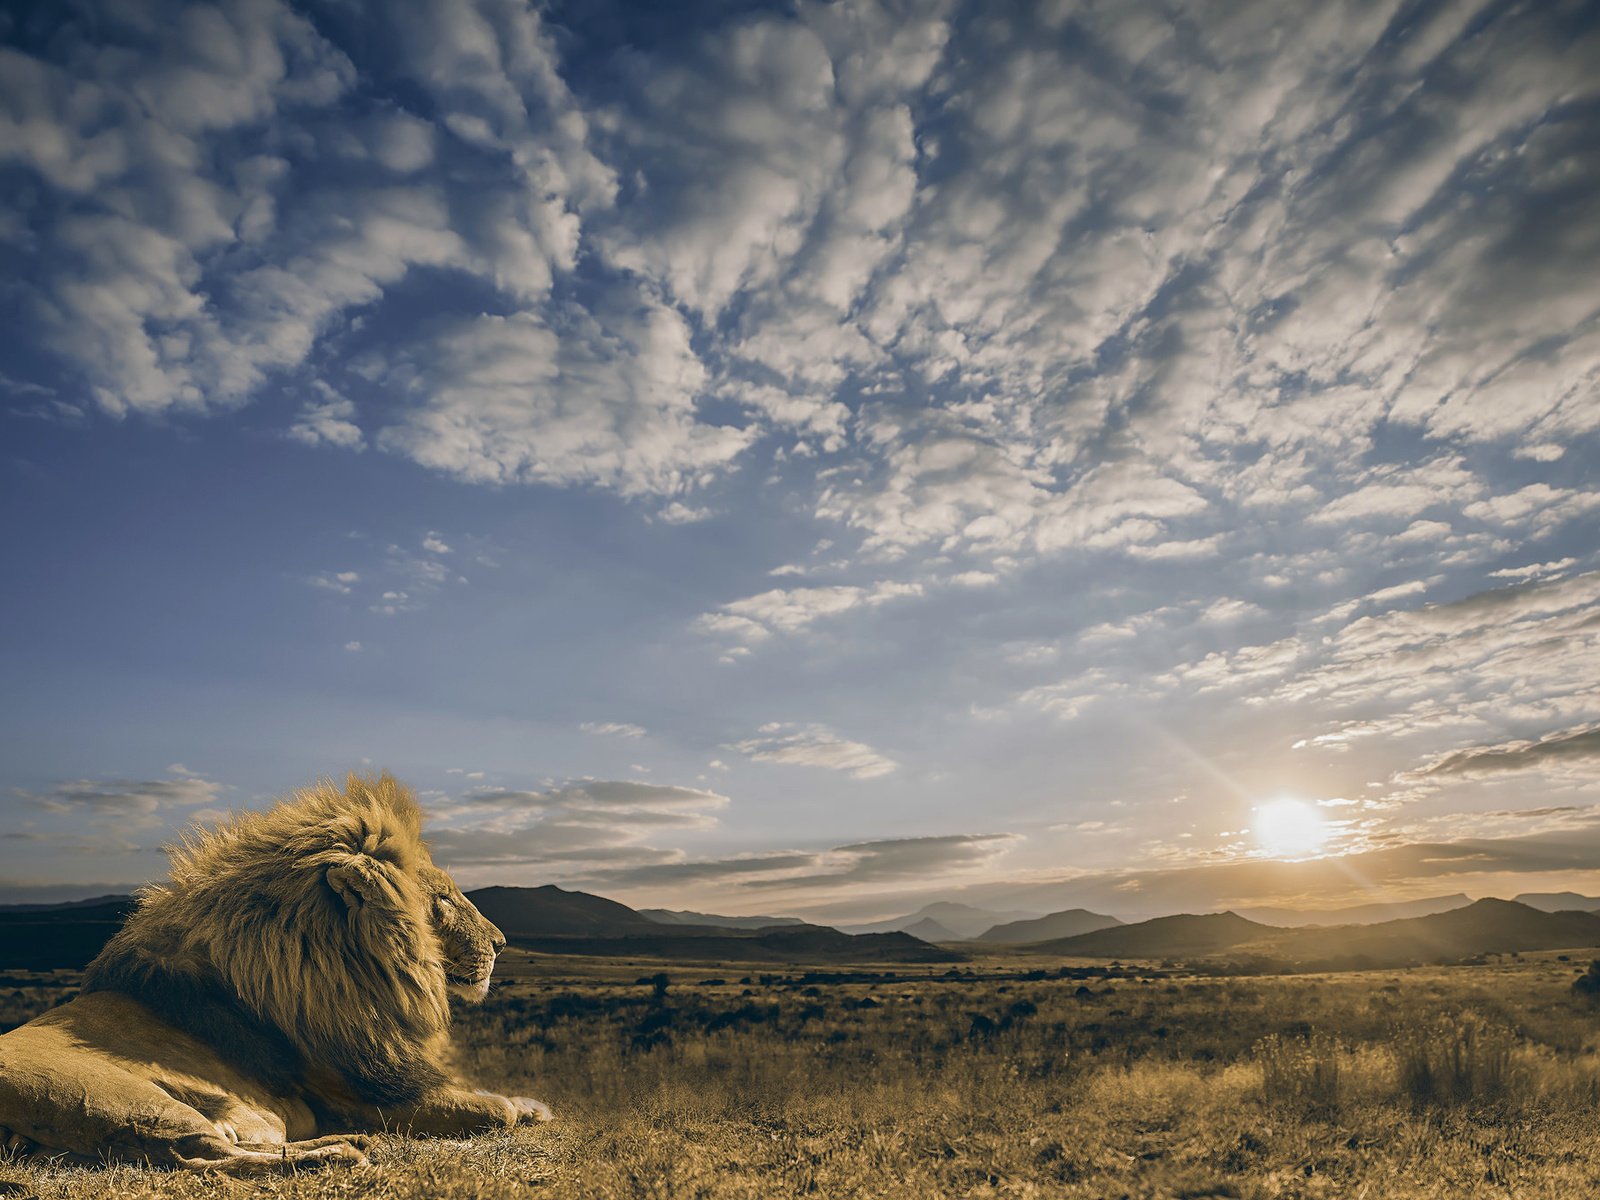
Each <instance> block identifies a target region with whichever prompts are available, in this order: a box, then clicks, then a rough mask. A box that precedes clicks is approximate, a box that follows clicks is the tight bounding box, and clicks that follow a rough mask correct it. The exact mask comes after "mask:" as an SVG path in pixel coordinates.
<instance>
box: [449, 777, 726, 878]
mask: <svg viewBox="0 0 1600 1200" xmlns="http://www.w3.org/2000/svg"><path fill="white" fill-rule="evenodd" d="M728 803H729V800H728V797H727V796H724V795H721V794H720V793H717V792H712V791H707V790H704V789H701V788H690V787H678V786H673V785H668V784H654V783H640V782H638V781H635V780H587V779H586V780H575V781H571V782H568V783H563V784H557V785H551V786H548V787H544V788H540V789H531V790H517V789H505V788H479V789H477V790H474V791H470V792H467V793H465V794H464V795H461V796H458V797H454V798H451V799H443V800H438V801H435V802H434V803H433V804H431V805H430V806H429V817H430V821H431V824H430V829H429V834H428V840H429V844H430V845H431V846H432V847H433V850H434V853H435V856H436V857H437V858H438V859H439V860H440V861H441V862H444V863H447V864H449V865H451V866H452V867H461V868H463V869H465V870H468V871H473V872H476V873H477V876H483V872H484V869H486V868H490V867H495V866H501V867H504V866H511V865H515V866H518V867H520V868H523V869H527V870H534V871H539V872H541V873H542V874H543V877H545V878H550V877H555V878H563V879H565V878H569V877H576V876H577V875H578V874H580V873H582V872H583V871H585V870H591V869H595V868H596V867H598V866H600V865H603V864H610V865H616V864H625V865H629V866H639V865H644V864H650V863H663V862H671V861H676V860H678V859H680V858H681V857H682V853H681V851H675V850H664V849H660V848H657V847H655V846H652V845H650V844H649V842H648V839H650V838H651V837H652V836H653V835H654V834H657V833H659V832H661V831H669V830H677V831H703V830H705V829H709V828H712V827H714V826H715V824H716V818H715V816H714V814H715V813H716V812H717V811H719V810H720V809H723V808H725V807H726V806H727V805H728ZM491 877H492V873H491ZM499 878H501V879H503V876H501V877H499Z"/></svg>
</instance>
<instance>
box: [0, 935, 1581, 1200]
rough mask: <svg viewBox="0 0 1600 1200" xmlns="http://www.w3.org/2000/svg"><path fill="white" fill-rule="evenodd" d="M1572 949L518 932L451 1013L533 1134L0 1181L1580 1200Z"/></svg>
mask: <svg viewBox="0 0 1600 1200" xmlns="http://www.w3.org/2000/svg"><path fill="white" fill-rule="evenodd" d="M1587 957H1588V956H1586V955H1580V954H1577V953H1574V954H1572V955H1571V956H1570V959H1571V961H1563V960H1562V959H1561V958H1559V957H1558V956H1556V955H1555V954H1541V955H1525V956H1523V957H1522V958H1520V959H1514V958H1511V957H1503V958H1491V959H1490V960H1489V961H1488V962H1487V963H1484V964H1482V965H1475V966H1459V967H1424V968H1415V969H1411V970H1403V971H1382V972H1364V973H1346V974H1335V975H1298V976H1297V975H1286V976H1222V975H1219V976H1209V975H1195V974H1191V973H1189V972H1187V971H1183V970H1181V969H1167V970H1162V969H1161V968H1158V967H1154V966H1151V967H1139V966H1128V967H1115V966H1104V965H1091V964H1085V963H1082V962H1072V963H1063V962H1061V961H1060V960H1038V959H1032V958H1026V957H1018V956H1007V957H998V956H997V957H994V958H991V959H986V960H978V961H974V962H972V963H968V964H963V965H962V966H961V967H960V968H958V969H957V971H958V973H954V974H946V973H945V972H946V968H944V967H942V966H938V967H931V968H930V967H917V966H904V965H900V966H894V967H885V968H882V969H871V968H852V969H849V970H841V971H839V972H823V971H819V970H818V969H816V968H808V967H798V966H791V967H774V966H772V965H771V964H765V965H760V966H737V965H727V964H722V965H717V966H693V965H685V964H682V963H675V964H661V963H645V962H619V961H615V960H583V959H574V958H553V957H542V956H534V955H528V954H524V953H521V952H517V951H513V952H511V953H509V954H508V955H507V956H506V958H505V959H504V960H503V965H502V969H501V972H500V974H501V977H502V978H503V979H504V981H505V982H504V983H503V984H502V985H501V986H499V987H497V989H496V990H495V992H494V993H493V994H492V995H491V997H490V999H489V1000H488V1002H487V1003H485V1004H484V1005H483V1006H481V1007H479V1008H476V1009H472V1010H467V1011H465V1012H463V1013H462V1015H461V1018H460V1040H461V1042H462V1046H463V1058H464V1064H463V1065H464V1067H465V1068H466V1070H467V1072H468V1073H469V1074H470V1075H471V1076H472V1077H474V1078H476V1079H477V1080H480V1081H481V1082H482V1084H483V1085H484V1086H488V1087H494V1088H497V1089H499V1090H502V1091H506V1092H514V1093H523V1094H528V1095H533V1096H537V1097H540V1098H542V1099H545V1100H547V1101H549V1102H550V1103H551V1104H553V1105H554V1106H555V1108H556V1110H557V1112H558V1114H559V1120H558V1121H557V1122H556V1123H555V1124H553V1125H548V1126H542V1127H538V1128H531V1129H520V1130H517V1131H515V1132H514V1133H509V1134H502V1135H497V1136H491V1137H485V1138H480V1139H476V1140H474V1141H472V1142H469V1143H460V1142H437V1141H436V1142H428V1141H420V1140H409V1139H404V1138H398V1137H391V1138H384V1139H381V1140H380V1141H379V1142H378V1144H377V1146H376V1148H375V1149H374V1151H373V1153H372V1160H373V1161H372V1164H371V1165H370V1166H367V1167H363V1168H358V1169H356V1170H353V1171H342V1172H328V1173H323V1174H305V1175H301V1176H299V1177H291V1178H285V1179H269V1180H265V1181H255V1180H250V1181H232V1180H223V1179H216V1178H205V1177H201V1178H196V1177H183V1176H175V1175H170V1174H166V1173H163V1172H156V1171H147V1170H140V1169H133V1168H127V1167H119V1168H114V1169H112V1170H109V1171H103V1170H85V1169H66V1168H50V1167H39V1166H35V1165H32V1164H29V1163H26V1162H4V1161H0V1195H29V1194H32V1195H36V1196H38V1197H41V1198H50V1197H63V1198H74V1200H79V1198H82V1200H86V1198H89V1197H100V1196H110V1195H119V1196H137V1197H144V1196H149V1197H157V1196H159V1197H169V1196H170V1197H201V1196H207V1197H209V1196H232V1195H238V1196H247V1195H270V1196H282V1197H305V1198H317V1200H324V1198H332V1197H352V1196H373V1197H392V1198H395V1200H412V1198H416V1200H421V1198H423V1197H441V1198H461V1200H464V1198H466V1197H486V1198H490V1200H493V1198H497V1197H509V1196H535V1197H552V1198H562V1200H565V1198H569V1197H570V1198H573V1200H584V1198H588V1197H660V1198H666V1197H705V1198H708V1200H709V1198H720V1197H730V1198H731V1197H740V1198H744V1197H750V1198H766V1197H783V1196H816V1197H843V1196H894V1197H902V1196H903V1197H935V1196H975V1197H976V1196H1018V1197H1022V1196H1037V1197H1055V1196H1063V1197H1096V1198H1098V1197H1124V1196H1125V1197H1186V1198H1189V1200H1199V1198H1200V1197H1240V1198H1267V1197H1286V1198H1287V1197H1335V1196H1338V1197H1370V1198H1372V1200H1380V1198H1383V1200H1390V1198H1398V1200H1409V1198H1412V1197H1451V1198H1459V1197H1478V1196H1496V1197H1504V1196H1515V1197H1519V1198H1523V1197H1526V1198H1529V1200H1532V1198H1535V1197H1551V1198H1552V1200H1554V1198H1558V1197H1559V1198H1563V1200H1564V1198H1567V1197H1576V1196H1584V1195H1593V1194H1596V1193H1597V1192H1600V1011H1597V1010H1595V1009H1591V1008H1590V1007H1589V1006H1588V1005H1587V1004H1585V1003H1583V1002H1581V1001H1579V1000H1577V999H1575V998H1574V997H1573V996H1572V995H1571V994H1570V991H1569V985H1570V983H1571V980H1572V979H1573V977H1574V975H1575V974H1576V973H1577V970H1576V968H1577V967H1578V966H1579V965H1581V964H1583V963H1585V962H1586V961H1587ZM662 973H664V974H665V975H666V979H665V980H664V981H663V980H662V979H661V978H660V975H661V974H662ZM24 982H26V981H24V980H20V979H15V978H8V979H6V980H4V981H0V1024H3V1025H4V1026H5V1027H7V1028H9V1027H10V1026H11V1025H13V1024H16V1023H18V1022H19V1021H21V1020H24V1019H26V1018H27V1017H29V1016H31V1015H33V1014H34V1013H36V1012H38V1011H41V1010H42V1009H43V1008H44V1007H47V1006H48V1005H49V1004H50V1003H52V1002H54V1001H55V1000H57V999H59V997H60V996H62V995H63V994H65V993H64V990H63V988H62V987H60V986H59V984H58V986H55V987H43V988H41V987H37V986H16V985H17V984H19V983H24ZM60 982H66V983H68V984H70V980H64V981H60Z"/></svg>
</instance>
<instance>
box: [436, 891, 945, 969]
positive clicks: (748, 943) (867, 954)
mask: <svg viewBox="0 0 1600 1200" xmlns="http://www.w3.org/2000/svg"><path fill="white" fill-rule="evenodd" d="M467 899H468V900H471V901H472V902H473V903H474V904H475V905H477V906H478V911H479V912H481V913H482V914H483V915H484V916H486V917H488V918H489V919H490V920H491V921H493V922H494V923H495V924H496V925H498V926H499V927H500V930H501V932H502V933H504V934H505V935H506V940H507V941H509V942H510V943H511V944H512V945H513V946H517V947H520V948H521V949H524V950H532V951H535V952H536V953H540V954H589V955H604V956H607V957H615V958H669V959H700V960H705V961H712V962H716V961H733V962H822V963H830V962H963V961H965V960H966V956H965V955H963V954H958V953H955V952H953V951H949V950H941V949H939V948H938V947H936V946H930V945H928V943H927V942H925V941H922V940H920V939H918V938H916V937H913V936H911V935H908V934H905V933H900V932H892V933H881V934H873V935H867V936H862V937H851V936H850V935H848V934H844V933H840V932H839V931H838V930H837V929H828V928H825V927H823V926H820V925H806V924H803V923H799V922H796V923H795V924H792V925H791V924H779V925H775V926H774V925H766V926H762V927H761V928H759V929H755V930H749V929H741V928H737V927H730V926H726V925H709V924H708V925H691V924H684V923H679V924H672V925H667V924H663V923H662V922H660V921H656V920H652V919H651V918H650V917H648V916H646V915H645V914H643V913H640V912H635V911H634V910H633V909H631V908H629V907H628V906H627V905H626V904H619V903H617V902H616V901H615V900H607V899H606V898H605V897H603V896H591V895H590V894H589V893H587V892H569V891H566V890H565V889H563V888H558V887H555V886H553V885H548V884H547V885H546V886H544V887H536V888H517V887H487V888H480V889H478V890H477V891H475V892H468V893H467ZM677 915H679V916H680V917H682V916H688V915H690V914H682V913H680V914H677Z"/></svg>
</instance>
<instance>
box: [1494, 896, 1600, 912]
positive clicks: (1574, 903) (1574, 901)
mask: <svg viewBox="0 0 1600 1200" xmlns="http://www.w3.org/2000/svg"><path fill="white" fill-rule="evenodd" d="M1512 899H1514V900H1515V901H1516V902H1517V903H1518V904H1526V905H1527V906H1528V907H1529V908H1537V909H1539V910H1540V911H1542V912H1600V896H1580V895H1579V894H1578V893H1577V892H1523V893H1522V895H1520V896H1514V897H1512Z"/></svg>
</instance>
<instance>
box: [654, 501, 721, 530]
mask: <svg viewBox="0 0 1600 1200" xmlns="http://www.w3.org/2000/svg"><path fill="white" fill-rule="evenodd" d="M711 516H712V512H711V510H710V509H709V508H696V507H694V506H693V505H690V504H685V503H684V502H683V501H681V500H673V501H672V502H671V503H669V504H667V505H666V506H664V507H663V508H661V509H660V510H659V511H658V512H657V513H656V520H658V521H662V522H665V523H666V524H668V525H693V524H695V523H696V522H698V521H705V520H709V519H710V518H711Z"/></svg>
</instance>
